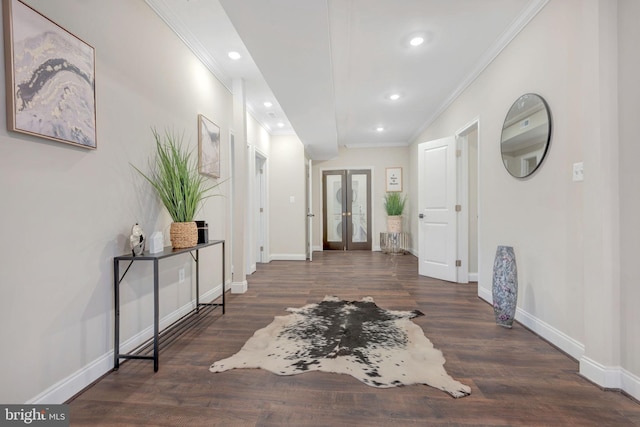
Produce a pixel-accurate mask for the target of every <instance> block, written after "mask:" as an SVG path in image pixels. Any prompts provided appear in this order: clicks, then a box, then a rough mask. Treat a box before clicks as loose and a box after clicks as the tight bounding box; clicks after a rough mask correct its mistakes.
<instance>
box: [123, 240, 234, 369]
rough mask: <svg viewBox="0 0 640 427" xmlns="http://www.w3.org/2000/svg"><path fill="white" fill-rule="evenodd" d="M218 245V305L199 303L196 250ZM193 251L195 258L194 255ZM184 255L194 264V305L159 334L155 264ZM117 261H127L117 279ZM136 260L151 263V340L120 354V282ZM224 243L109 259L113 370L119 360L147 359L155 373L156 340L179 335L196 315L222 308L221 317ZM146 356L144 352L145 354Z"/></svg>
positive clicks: (223, 284) (198, 272)
mask: <svg viewBox="0 0 640 427" xmlns="http://www.w3.org/2000/svg"><path fill="white" fill-rule="evenodd" d="M214 245H222V301H221V302H220V303H213V302H210V303H201V302H200V267H199V264H198V261H199V251H200V249H203V248H206V247H208V246H214ZM194 252H195V256H194ZM185 253H188V254H190V255H191V257H192V258H193V260H194V261H195V263H196V306H195V308H194V309H193V310H192V311H191V312H189V313H187V314H186V315H185V316H183V317H181V318H180V319H178V320H177V321H175V322H174V323H172V324H171V325H170V326H168V327H167V328H165V329H164V330H163V331H162V332H161V331H160V315H159V309H160V304H159V289H158V271H159V268H158V264H159V261H160V260H161V259H164V258H169V257H172V256H176V255H180V254H185ZM120 261H129V265H128V266H127V269H126V270H125V271H124V273H123V274H122V276H120ZM136 261H153V337H152V338H150V339H149V340H147V341H146V342H144V343H142V344H141V345H140V346H138V347H137V348H136V349H134V350H133V352H132V353H129V354H122V353H120V282H121V281H122V279H124V276H126V275H127V272H128V271H129V269H130V268H131V265H132V264H133V263H134V262H136ZM224 264H225V259H224V240H210V241H209V242H207V243H201V244H198V245H196V246H193V247H191V248H185V249H173V248H172V247H171V246H167V247H165V248H164V250H163V251H162V252H158V253H154V254H150V253H149V252H148V251H145V252H144V253H143V254H142V255H136V256H134V255H132V254H129V255H121V256H117V257H114V258H113V280H114V282H113V285H114V286H113V293H114V299H115V332H114V345H113V359H114V361H113V369H114V370H117V369H118V368H119V367H120V359H150V360H153V370H154V372H158V350H159V345H160V341H163V340H164V339H167V338H172V337H175V336H177V335H179V334H180V333H181V332H182V330H184V329H185V328H187V327H189V326H191V325H193V323H194V322H195V321H197V320H198V318H197V317H196V316H197V315H200V314H203V312H208V310H213V309H215V308H217V307H221V308H222V314H224V312H225V306H224V291H225V289H224V288H225V272H224ZM152 345H153V354H152V355H146V354H144V353H145V351H146V350H148V349H149V347H150V346H152ZM147 353H148V351H147Z"/></svg>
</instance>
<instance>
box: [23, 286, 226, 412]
mask: <svg viewBox="0 0 640 427" xmlns="http://www.w3.org/2000/svg"><path fill="white" fill-rule="evenodd" d="M221 295H222V285H218V286H216V287H214V288H213V289H211V290H209V291H208V292H205V293H204V294H202V295H200V300H201V301H212V300H214V299H216V298H218V297H220V296H221ZM195 305H196V300H195V299H194V300H192V301H191V302H188V303H187V304H185V305H183V306H182V307H180V308H178V309H177V310H175V311H174V312H172V313H169V314H168V315H166V316H165V317H163V318H162V319H160V329H163V328H166V327H167V326H169V325H171V324H172V323H173V322H175V321H177V320H178V319H180V318H181V317H183V316H185V315H186V314H188V313H189V312H190V311H192V310H193V309H194V308H195ZM152 336H153V326H149V327H148V328H145V329H143V330H142V331H140V332H139V333H137V334H136V335H134V336H132V337H131V338H129V339H128V340H126V341H124V342H122V343H121V344H120V349H121V352H122V353H127V352H130V351H132V350H134V349H135V348H136V347H138V346H139V345H140V344H142V343H144V342H145V341H146V340H148V339H150V338H151V337H152ZM152 368H153V366H152V365H149V369H152ZM112 369H113V349H111V350H110V351H109V352H107V353H105V354H103V355H102V356H100V357H98V358H97V359H95V360H94V361H93V362H90V363H89V364H88V365H86V366H85V367H83V368H82V369H79V370H78V371H76V372H74V373H72V374H71V375H69V376H68V377H66V378H63V379H62V380H60V381H58V382H57V383H55V384H54V385H52V386H51V387H49V388H48V389H46V390H45V391H43V392H42V393H40V394H38V395H37V396H35V397H34V398H33V399H30V400H29V401H27V402H25V403H26V404H28V405H40V404H43V405H44V404H52V405H53V404H60V403H64V402H66V401H67V400H69V399H70V398H72V397H73V396H75V395H76V394H77V393H79V392H81V391H82V390H84V389H85V388H86V387H88V386H89V385H91V384H92V383H93V382H94V381H96V380H97V379H98V378H100V377H101V376H103V375H104V374H106V373H107V372H109V371H111V370H112Z"/></svg>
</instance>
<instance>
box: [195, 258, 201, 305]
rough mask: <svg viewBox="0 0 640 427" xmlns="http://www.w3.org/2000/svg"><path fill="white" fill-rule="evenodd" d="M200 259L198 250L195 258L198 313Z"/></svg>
mask: <svg viewBox="0 0 640 427" xmlns="http://www.w3.org/2000/svg"><path fill="white" fill-rule="evenodd" d="M199 259H200V254H199V251H198V249H196V257H195V258H194V260H195V262H196V311H198V312H199V311H200V263H199V262H198V260H199Z"/></svg>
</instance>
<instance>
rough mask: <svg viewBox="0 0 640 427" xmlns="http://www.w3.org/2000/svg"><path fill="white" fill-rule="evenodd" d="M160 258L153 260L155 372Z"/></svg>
mask: <svg viewBox="0 0 640 427" xmlns="http://www.w3.org/2000/svg"><path fill="white" fill-rule="evenodd" d="M158 281H159V279H158V260H157V259H154V260H153V372H158V338H159V337H158V335H159V333H160V298H159V293H160V290H159V289H158V288H159V286H158Z"/></svg>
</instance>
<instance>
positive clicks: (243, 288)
mask: <svg viewBox="0 0 640 427" xmlns="http://www.w3.org/2000/svg"><path fill="white" fill-rule="evenodd" d="M248 289H249V284H248V283H247V281H246V280H243V281H242V282H232V283H231V293H232V294H244V293H245V292H247V290H248Z"/></svg>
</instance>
